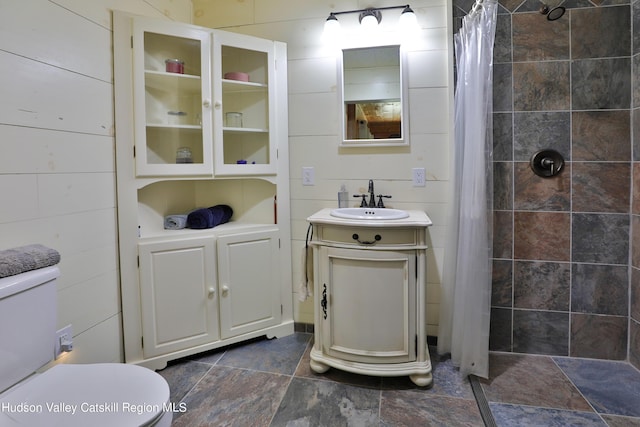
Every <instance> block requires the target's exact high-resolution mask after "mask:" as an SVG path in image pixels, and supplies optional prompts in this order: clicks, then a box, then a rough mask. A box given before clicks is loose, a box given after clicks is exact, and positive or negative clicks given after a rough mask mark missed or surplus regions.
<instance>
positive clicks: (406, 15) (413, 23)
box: [324, 4, 418, 37]
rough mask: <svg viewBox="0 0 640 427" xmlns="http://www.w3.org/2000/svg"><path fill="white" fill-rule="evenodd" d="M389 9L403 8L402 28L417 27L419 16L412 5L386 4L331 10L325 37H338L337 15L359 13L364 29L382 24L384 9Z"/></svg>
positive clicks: (326, 24) (401, 15) (326, 23)
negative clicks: (383, 5) (375, 6)
mask: <svg viewBox="0 0 640 427" xmlns="http://www.w3.org/2000/svg"><path fill="white" fill-rule="evenodd" d="M388 9H402V13H401V14H400V20H399V25H400V27H401V29H402V30H406V29H407V28H417V26H418V23H417V18H416V14H415V13H414V12H413V10H411V7H410V6H409V5H408V4H407V5H402V6H386V7H377V8H367V9H357V10H346V11H344V12H331V13H330V14H329V17H328V18H327V20H326V21H325V23H324V35H325V37H336V34H337V33H338V32H339V29H340V23H339V22H338V17H337V16H336V15H343V14H347V13H358V14H359V15H358V20H359V22H360V25H361V26H362V28H364V29H374V28H376V27H377V26H378V24H380V22H381V21H382V13H381V11H383V10H388Z"/></svg>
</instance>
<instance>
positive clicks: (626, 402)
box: [554, 358, 640, 417]
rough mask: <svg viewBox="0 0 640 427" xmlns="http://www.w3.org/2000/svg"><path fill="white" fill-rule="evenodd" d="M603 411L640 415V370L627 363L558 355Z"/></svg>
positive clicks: (570, 373)
mask: <svg viewBox="0 0 640 427" xmlns="http://www.w3.org/2000/svg"><path fill="white" fill-rule="evenodd" d="M554 361H555V362H556V363H557V364H558V366H560V369H562V371H563V372H564V373H565V374H566V375H567V376H568V377H569V378H570V379H571V381H573V383H574V384H575V385H576V387H578V389H579V390H580V392H581V393H582V394H583V395H584V396H585V398H586V399H587V400H589V402H590V403H591V405H593V408H594V409H595V410H596V411H598V412H599V413H603V414H611V415H625V416H632V417H640V372H638V370H636V369H635V368H633V367H632V366H631V365H629V364H628V363H625V362H613V361H604V360H590V359H565V358H554Z"/></svg>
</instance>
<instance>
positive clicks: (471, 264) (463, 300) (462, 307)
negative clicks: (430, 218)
mask: <svg viewBox="0 0 640 427" xmlns="http://www.w3.org/2000/svg"><path fill="white" fill-rule="evenodd" d="M497 7H498V3H497V0H476V3H475V5H474V6H473V9H472V11H471V12H470V13H469V14H468V15H467V16H465V17H464V19H463V21H462V27H461V29H460V31H459V32H458V33H457V34H456V35H455V37H454V42H455V56H456V69H457V80H456V90H455V102H454V105H455V131H454V135H455V136H454V140H455V144H454V145H455V146H454V151H455V154H454V156H453V159H454V161H453V169H454V173H453V175H452V176H453V179H452V181H453V186H454V188H453V202H452V203H451V207H452V209H453V211H452V215H451V216H450V218H452V220H451V224H450V227H449V238H448V239H447V249H446V251H445V261H444V271H443V289H442V300H441V304H440V325H439V334H438V353H440V354H444V353H451V359H452V361H453V363H454V365H456V366H458V367H459V368H460V372H461V374H462V375H464V376H467V375H469V374H473V375H477V376H480V377H484V378H487V377H488V376H489V317H490V309H491V307H490V306H491V256H492V253H491V252H492V214H491V212H492V205H493V173H492V167H493V166H492V153H493V135H492V125H491V123H492V112H493V111H492V110H493V108H492V107H493V106H492V96H493V77H492V70H493V42H494V39H495V28H496V15H497Z"/></svg>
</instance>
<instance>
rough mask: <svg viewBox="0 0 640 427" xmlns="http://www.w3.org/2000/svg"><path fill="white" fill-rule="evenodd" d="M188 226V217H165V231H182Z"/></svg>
mask: <svg viewBox="0 0 640 427" xmlns="http://www.w3.org/2000/svg"><path fill="white" fill-rule="evenodd" d="M186 226H187V215H167V216H165V217H164V228H165V230H180V229H182V228H185V227H186Z"/></svg>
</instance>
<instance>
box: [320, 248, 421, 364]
mask: <svg viewBox="0 0 640 427" xmlns="http://www.w3.org/2000/svg"><path fill="white" fill-rule="evenodd" d="M415 259H416V254H415V251H402V252H399V251H398V252H395V251H394V252H392V251H389V252H387V251H370V250H358V249H338V248H327V247H323V248H320V263H321V265H320V271H319V272H320V278H321V281H320V283H316V284H315V286H316V287H317V286H320V287H321V288H319V289H317V292H316V295H319V296H320V298H318V299H319V301H317V303H316V304H318V307H317V308H316V309H317V310H321V313H322V316H321V318H322V347H323V352H324V353H326V354H328V355H330V356H333V357H337V358H340V359H343V360H351V361H356V362H368V363H400V362H408V361H413V360H416V351H415V339H416V329H415V327H416V326H415V324H416V300H415V299H416V286H415V284H416V264H415V262H416V261H415ZM318 291H319V292H318ZM325 291H326V293H325ZM325 314H326V317H325Z"/></svg>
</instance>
